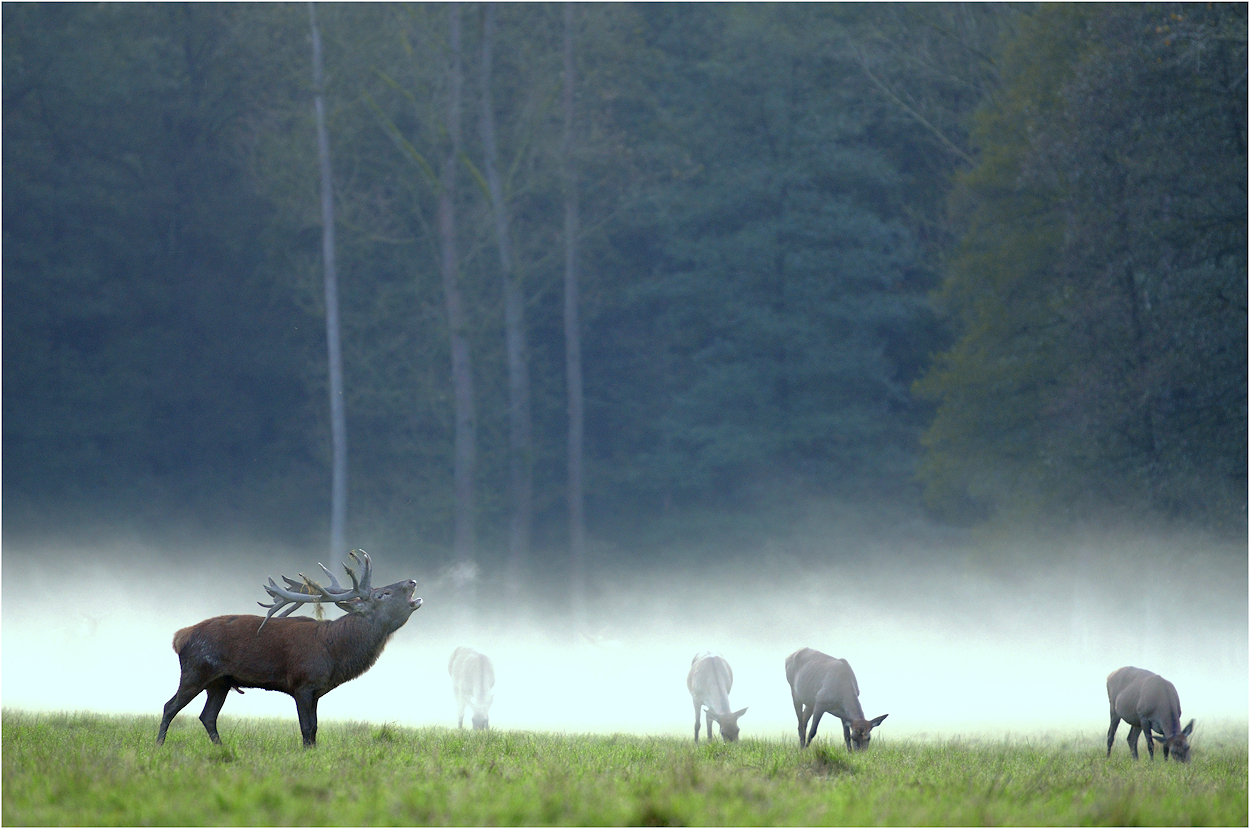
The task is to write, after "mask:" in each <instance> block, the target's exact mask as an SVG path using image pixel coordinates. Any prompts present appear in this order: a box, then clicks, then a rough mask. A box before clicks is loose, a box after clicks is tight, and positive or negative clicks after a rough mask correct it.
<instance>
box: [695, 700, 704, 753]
mask: <svg viewBox="0 0 1250 829" xmlns="http://www.w3.org/2000/svg"><path fill="white" fill-rule="evenodd" d="M702 712H703V706H702V705H700V704H699V701H698V700H695V701H694V741H695V742H696V743H697V742H699V715H700V714H701V713H702Z"/></svg>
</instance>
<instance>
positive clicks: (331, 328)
mask: <svg viewBox="0 0 1250 829" xmlns="http://www.w3.org/2000/svg"><path fill="white" fill-rule="evenodd" d="M308 20H309V24H310V25H311V27H312V50H313V105H314V108H315V109H316V113H317V156H318V158H319V160H320V162H321V256H322V260H323V262H324V265H325V291H326V344H327V346H328V349H329V362H330V438H331V445H332V447H333V461H332V465H331V490H330V555H331V556H332V557H333V556H339V555H342V554H343V552H344V551H345V549H346V546H347V543H346V525H347V414H346V411H345V407H344V402H343V350H342V345H341V342H340V333H339V286H338V271H337V268H336V266H335V263H334V178H333V176H332V175H331V170H330V138H329V135H328V134H327V132H326V113H325V87H324V78H323V76H322V71H321V32H320V30H319V29H318V28H317V10H316V4H315V3H309V4H308Z"/></svg>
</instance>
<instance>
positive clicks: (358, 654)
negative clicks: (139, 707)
mask: <svg viewBox="0 0 1250 829" xmlns="http://www.w3.org/2000/svg"><path fill="white" fill-rule="evenodd" d="M357 553H359V555H357ZM349 555H350V556H351V557H352V559H354V560H355V561H357V562H358V563H360V564H362V565H363V571H362V574H361V577H360V579H359V580H357V578H356V573H355V572H353V570H352V569H351V568H350V567H348V566H347V565H344V566H343V569H345V570H346V571H347V575H348V577H349V578H350V579H351V581H352V586H351V587H350V588H344V587H343V586H341V585H340V584H339V583H338V581H337V580H336V579H335V578H334V576H333V575H332V574H331V573H330V571H329V570H326V568H325V567H324V566H323V565H317V566H319V567H321V569H322V570H323V571H325V574H326V575H327V576H329V577H330V586H329V587H322V586H321V585H319V584H317V583H316V582H315V581H313V580H312V579H310V578H307V577H305V576H304V575H303V574H301V575H300V578H301V579H302V581H295V580H294V579H289V578H287V577H286V576H283V577H282V578H283V580H284V581H286V583H287V585H288V586H287V587H279V586H278V585H277V584H275V583H274V581H273V579H270V580H269V584H268V586H266V587H265V591H266V592H267V593H268V594H269V595H270V597H271V598H272V599H273V601H272V602H271V603H270V604H264V603H262V602H257V604H260V606H261V607H267V608H269V613H268V614H266V615H265V618H263V619H262V618H260V617H259V616H214V617H213V618H211V619H205V620H204V621H202V622H200V623H199V624H198V625H192V626H191V627H186V628H183V629H182V630H180V631H178V632H177V633H175V634H174V652H175V653H177V654H178V662H179V663H180V664H181V666H182V678H181V679H180V680H179V682H178V692H177V693H175V694H174V695H173V697H171V698H170V700H169V702H167V703H165V714H164V716H163V717H162V718H161V730H160V732H159V733H158V734H157V735H156V744H157V745H161V744H162V743H164V742H165V731H166V730H167V729H168V728H169V723H170V721H171V720H173V718H174V716H175V715H177V713H178V712H179V711H181V710H182V709H183V707H185V706H186V704H187V703H189V702H190V701H191V700H193V699H195V697H196V696H198V695H199V693H200V692H201V691H208V701H207V702H206V703H205V704H204V711H203V712H202V713H201V714H200V722H202V723H204V728H205V729H206V730H207V731H208V738H209V739H210V740H212V741H213V742H214V743H220V742H221V738H220V737H219V736H218V735H217V714H218V713H219V712H220V711H221V706H222V705H223V704H225V702H226V695H227V694H228V693H230V689H231V688H234V689H235V690H238V691H240V692H241V690H242V689H243V688H264V689H265V690H267V691H281V692H282V693H284V694H290V695H291V696H292V697H294V698H295V710H296V712H297V713H298V714H299V728H300V732H301V733H302V734H303V736H304V745H305V746H313V745H316V743H317V700H319V699H320V698H321V697H322V696H324V695H325V694H327V693H329V692H330V691H332V690H334V689H335V688H337V687H338V686H340V685H342V684H343V683H344V682H347V681H348V680H351V679H355V678H356V677H358V676H360V675H361V674H363V673H364V672H365V671H367V670H369V668H371V667H372V666H373V663H374V662H376V661H377V659H378V656H379V655H380V654H381V653H382V648H384V647H385V646H386V642H387V640H389V639H390V638H391V634H393V633H394V632H395V631H397V630H399V629H400V628H401V627H403V625H404V623H405V622H407V621H408V617H409V616H411V615H412V612H413V611H414V610H416V609H417V608H419V607H420V606H421V599H418V598H414V597H413V595H412V594H413V591H415V590H416V587H417V583H416V582H414V581H412V580H411V579H409V580H408V581H397V582H395V583H394V584H388V585H387V586H386V587H376V588H375V587H372V586H370V577H371V573H372V569H373V564H372V562H371V561H370V560H369V554H368V553H366V552H364V551H363V550H352V551H351V553H350V554H349ZM323 600H325V601H331V602H334V604H336V605H337V606H338V607H339V608H340V609H341V610H345V611H347V615H346V616H343V617H341V618H339V619H335V620H334V621H332V622H325V621H320V620H317V619H310V618H308V617H306V616H301V617H297V618H294V619H288V618H285V617H286V616H288V615H289V614H290V613H291V611H293V610H295V609H296V608H298V607H300V606H301V605H304V604H307V603H308V602H316V603H319V602H321V601H323ZM288 604H289V605H291V606H290V607H288V608H287V609H286V610H284V611H283V612H281V613H279V614H278V617H277V618H273V616H274V613H275V612H276V611H277V610H278V609H280V608H281V607H283V606H284V605H288ZM270 621H272V622H273V624H272V625H270V624H269V622H270Z"/></svg>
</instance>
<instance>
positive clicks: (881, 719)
mask: <svg viewBox="0 0 1250 829" xmlns="http://www.w3.org/2000/svg"><path fill="white" fill-rule="evenodd" d="M888 716H890V715H889V714H882V715H881V716H880V717H874V718H873V719H871V720H869V721H868V722H869V723H870V724H871V725H872V727H873V728H876V727H877V726H879V725H881V723H882V722H884V721H885V718H886V717H888Z"/></svg>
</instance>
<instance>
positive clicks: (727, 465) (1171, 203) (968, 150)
mask: <svg viewBox="0 0 1250 829" xmlns="http://www.w3.org/2000/svg"><path fill="white" fill-rule="evenodd" d="M575 12H576V13H575V14H574V15H573V21H574V26H575V29H574V30H573V31H572V34H573V38H572V40H571V43H572V44H573V47H574V48H573V52H572V53H571V56H572V61H573V64H572V71H568V69H567V67H566V65H565V28H564V27H565V19H564V10H563V9H562V8H561V7H560V6H548V5H528V4H527V5H512V4H504V5H500V6H499V7H497V8H494V9H488V8H487V7H485V6H478V5H471V4H466V5H464V6H463V7H462V8H461V9H460V13H459V20H460V23H459V25H460V29H461V31H460V39H459V61H460V65H461V69H460V71H459V72H456V71H454V67H455V65H456V55H455V53H454V51H453V47H452V43H453V39H452V37H451V31H450V26H451V20H452V15H451V13H450V10H449V8H448V7H446V6H422V5H415V6H392V5H373V4H360V5H342V6H340V5H333V4H327V5H319V6H318V7H317V22H318V26H319V28H320V30H321V35H322V41H323V43H322V45H323V50H324V56H323V59H324V67H325V84H324V85H325V90H324V92H325V102H326V121H327V129H328V133H329V143H330V145H331V147H332V148H333V157H334V198H335V211H336V225H337V228H336V230H337V264H338V280H339V301H340V303H341V308H340V315H341V317H340V321H341V328H342V335H343V343H342V348H343V355H342V358H343V379H344V388H343V400H344V404H345V410H346V421H347V431H348V434H349V439H348V445H349V446H350V455H349V459H348V463H349V469H350V472H349V476H348V481H349V496H348V501H349V506H348V517H347V521H348V538H350V539H354V541H353V543H354V544H357V545H364V546H367V545H368V544H369V539H371V538H372V539H378V540H379V543H383V544H385V545H387V546H390V545H398V546H402V547H403V548H404V549H414V550H416V549H420V550H422V551H425V552H423V553H422V554H423V555H425V556H427V557H428V556H430V555H434V556H440V555H441V556H442V557H443V558H444V559H445V560H447V561H450V560H451V558H452V553H451V551H452V546H453V537H454V535H455V533H454V527H455V523H456V522H455V515H456V510H457V503H459V504H460V509H461V510H465V509H466V504H468V507H467V509H468V513H467V517H465V516H464V515H463V514H462V528H463V529H464V530H465V531H466V532H471V533H472V534H473V536H475V538H471V539H470V541H468V542H465V543H467V544H469V545H470V546H471V547H472V548H473V555H474V556H475V557H476V558H477V560H479V561H481V562H483V563H485V564H487V565H489V566H490V567H492V568H494V567H499V566H502V565H503V564H504V562H505V561H506V560H507V559H508V557H509V555H511V557H512V558H513V560H514V561H515V562H517V563H516V564H515V565H514V567H516V568H523V567H524V566H525V565H523V564H522V563H521V562H523V560H524V559H525V553H524V546H527V545H528V544H530V543H532V545H533V547H534V549H535V550H539V551H542V553H541V555H538V554H535V555H534V558H536V559H541V558H545V559H546V560H547V561H549V562H551V561H554V562H559V563H560V564H561V565H563V564H564V563H565V562H567V561H568V558H567V556H566V554H565V553H563V552H558V553H553V552H550V551H552V550H557V551H558V550H565V549H567V545H568V543H569V536H568V529H567V528H568V515H569V512H568V496H569V491H568V480H569V469H570V464H569V461H570V454H569V449H568V447H569V446H570V442H569V426H570V409H569V405H568V404H569V400H570V397H569V384H568V373H567V367H568V365H569V354H568V352H567V350H566V346H567V343H568V338H567V334H568V330H567V324H566V323H567V316H566V308H565V298H566V295H567V291H566V267H567V265H568V261H567V256H568V253H569V251H570V249H571V248H572V249H575V250H576V266H577V274H578V281H577V285H578V298H577V299H578V301H577V304H576V311H577V318H576V319H577V326H576V329H577V332H578V333H579V334H580V343H579V346H580V347H579V351H578V356H579V359H580V364H581V368H582V391H581V394H582V396H583V410H584V437H583V446H584V452H585V456H584V461H583V465H582V474H583V476H584V480H585V521H586V532H587V533H588V535H589V537H590V538H592V539H601V540H606V541H613V542H617V543H618V544H625V545H626V546H628V545H629V544H632V543H633V542H635V541H636V540H637V539H638V531H639V528H640V527H643V526H674V525H677V524H680V522H681V521H682V519H683V516H687V515H691V514H694V513H699V512H709V511H710V512H720V513H735V512H752V511H756V512H761V513H764V514H767V513H768V512H769V511H770V510H778V509H782V510H784V509H786V508H787V505H789V504H792V503H794V502H796V501H798V500H800V499H806V498H866V497H872V498H887V499H891V500H894V501H898V502H903V503H919V502H920V501H921V499H922V497H923V500H924V502H925V503H926V504H927V505H928V507H929V508H930V509H931V510H932V511H934V513H935V514H937V515H940V516H942V517H945V518H948V519H951V520H982V519H985V518H989V517H992V516H995V515H998V516H1023V515H1028V516H1033V517H1037V516H1046V517H1047V518H1048V519H1051V520H1053V519H1061V520H1070V519H1076V518H1080V517H1083V516H1086V515H1088V514H1094V513H1096V512H1097V511H1098V509H1100V508H1104V507H1105V508H1114V509H1118V510H1120V509H1125V508H1127V507H1132V508H1133V509H1134V510H1139V511H1140V512H1142V513H1159V514H1165V515H1171V516H1181V517H1186V518H1197V519H1198V520H1200V521H1202V522H1203V523H1204V524H1206V525H1207V526H1211V527H1217V528H1219V527H1223V528H1227V529H1232V530H1234V531H1244V505H1245V457H1246V432H1245V405H1246V353H1245V342H1246V262H1245V253H1246V239H1245V229H1246V215H1245V213H1246V193H1245V186H1246V160H1245V159H1246V156H1245V136H1246V116H1245V98H1246V90H1245V73H1244V65H1245V29H1246V25H1245V22H1246V21H1245V7H1244V6H1235V5H1219V4H1217V5H1213V6H1210V7H1207V6H1202V7H1198V6H1189V5H1185V6H1172V5H1155V4H1147V5H1142V4H1133V5H1121V6H1079V7H1075V6H1057V7H1051V6H1027V7H1010V6H1007V7H1005V6H997V5H946V4H921V5H918V6H911V5H893V4H891V5H883V6H875V5H814V4H796V5H788V4H777V5H772V4H770V5H738V4H729V5H710V4H692V5H669V4H643V5H639V6H632V5H618V4H591V5H586V6H578V7H577V8H576V9H575ZM3 15H4V20H3V23H4V39H5V40H4V51H3V61H4V65H3V71H4V78H3V81H4V85H3V86H4V102H3V104H4V112H3V118H4V125H3V131H4V132H3V139H4V148H3V152H4V158H3V162H4V190H3V198H4V204H3V210H4V215H3V233H4V237H3V242H4V248H3V257H4V258H3V267H4V270H3V279H4V294H3V300H4V305H3V314H4V318H3V324H4V343H3V345H4V372H3V375H4V379H3V383H4V386H3V389H4V412H3V414H4V432H3V441H4V446H3V449H4V492H3V496H4V502H5V507H6V509H5V529H6V531H16V530H28V529H39V528H41V527H44V528H46V527H47V526H49V525H50V524H52V523H54V522H59V521H63V520H66V519H67V518H86V517H94V518H107V519H110V520H112V521H115V522H118V523H121V524H122V525H126V524H127V523H132V524H133V525H134V526H136V527H142V526H148V525H153V524H156V523H158V522H161V521H167V520H169V519H170V518H175V517H176V518H178V519H179V520H187V521H195V522H199V523H200V524H202V525H203V526H204V527H206V528H209V529H226V528H231V529H238V530H246V531H251V532H269V533H273V534H275V535H277V536H279V537H282V538H286V539H297V540H300V541H313V542H314V543H318V544H320V543H322V542H321V541H320V540H321V539H323V538H324V537H325V528H326V526H327V524H326V521H327V513H328V505H329V500H330V475H329V462H330V456H331V444H330V429H329V421H330V413H329V409H328V406H327V400H328V389H327V385H326V384H327V370H326V348H325V339H324V338H325V322H324V319H325V317H324V315H325V308H324V290H323V283H322V257H321V249H320V242H321V230H322V220H321V212H320V205H319V201H318V163H317V149H316V140H315V136H316V128H315V124H314V121H313V109H312V101H313V95H312V93H313V90H312V87H311V82H312V71H311V65H310V60H311V49H310V46H309V42H308V32H309V29H308V10H307V8H306V7H304V6H298V5H296V6H288V5H214V4H196V5H107V4H106V5H78V4H74V5H58V4H50V5H33V4H32V5H27V4H6V5H5V6H4V8H3ZM487 46H489V47H490V48H489V50H486V49H485V48H484V47H487ZM1238 67H1240V69H1239V68H1238ZM569 75H571V76H572V77H573V78H574V79H575V81H574V84H573V86H572V87H571V88H570V91H571V94H572V98H571V99H569V100H567V101H566V99H565V97H564V95H565V91H566V86H565V78H566V76H569ZM457 78H459V81H457V80H456V79H457ZM457 111H458V112H459V114H460V115H459V120H460V125H459V129H456V124H455V121H456V115H455V113H456V112H457ZM567 113H571V114H572V119H573V120H572V121H571V122H569V123H568V124H567V125H566V114H567ZM457 134H458V137H457ZM568 135H572V136H573V140H572V141H571V142H570V141H569V139H568V137H567V136H568ZM570 170H573V171H575V175H570ZM570 182H574V183H575V187H574V188H573V189H572V190H570V187H569V183H570ZM453 185H454V186H453ZM570 198H575V200H576V202H575V203H576V214H575V215H576V221H572V222H570V221H568V219H567V217H568V216H569V212H568V211H569V205H570ZM451 216H454V219H455V220H454V222H451V223H448V222H447V221H446V220H447V218H449V217H451ZM449 252H450V253H454V256H453V258H452V260H451V261H449V260H448V259H447V258H445V257H446V255H447V254H448V253H449ZM934 291H936V293H934ZM449 292H450V293H449ZM453 295H454V296H455V297H457V300H458V303H459V304H458V305H455V307H453V305H454V303H452V302H450V301H449V298H451V297H452V296H453ZM935 299H936V301H934V300H935ZM456 308H458V309H459V312H458V313H459V316H457V312H456ZM454 354H460V356H459V357H456V358H455V360H453V355H454ZM453 365H455V366H457V369H456V372H457V374H456V375H453ZM522 373H523V374H524V376H525V379H526V382H524V383H523V384H522V385H524V386H525V387H526V389H527V392H528V393H527V395H526V396H527V400H526V402H525V404H524V409H526V410H527V413H528V424H526V423H525V418H524V417H523V416H522V415H523V412H519V411H518V408H517V406H518V398H517V387H518V383H520V382H521V381H520V380H519V379H518V378H519V377H521V376H522ZM454 376H455V377H458V378H459V380H454V379H453V377H454ZM457 395H460V397H461V407H460V409H459V410H460V412H461V415H460V417H459V418H458V416H457V414H456V412H457V405H456V396H457ZM465 406H471V414H470V415H469V416H470V417H471V422H466V421H464V420H463V419H462V418H463V417H464V416H465V412H466V409H465V408H464V407H465ZM458 420H459V422H458ZM470 426H471V427H472V428H471V429H470V428H469V427H470ZM526 426H528V430H529V431H528V436H526V437H524V438H520V437H518V435H525V428H526ZM518 429H519V430H520V431H518ZM458 433H459V434H460V435H461V438H460V441H459V444H458V441H457V434H458ZM466 441H469V443H467V444H466ZM457 445H459V446H460V450H459V451H460V452H467V451H472V452H473V453H474V459H475V463H474V468H473V474H472V476H471V479H469V480H468V481H467V483H466V482H465V481H462V482H461V484H462V487H463V486H468V487H470V490H469V494H468V495H467V496H466V495H465V494H464V493H463V492H461V495H460V496H459V497H457V495H456V493H457V487H456V486H454V485H453V479H454V478H455V469H456V468H457V463H456V455H457V451H458V450H457ZM527 484H528V501H529V503H530V504H531V505H532V507H531V508H532V530H526V529H524V527H525V524H524V518H525V516H521V517H518V515H517V512H516V505H517V504H518V503H519V502H520V501H519V500H518V499H522V500H524V499H525V497H526V496H525V491H526V486H527ZM466 497H467V498H470V499H471V500H470V501H466V500H465V498H466ZM523 511H524V512H528V510H523ZM518 521H520V522H521V523H520V524H519V525H518ZM465 522H467V523H465ZM518 526H520V527H521V529H518ZM509 527H512V530H509ZM1237 528H1240V530H1238V529H1237ZM518 532H520V533H521V534H522V536H523V537H525V538H530V539H532V540H531V541H529V542H518V541H517V538H518V536H517V533H518ZM510 536H511V537H512V539H513V540H512V542H511V544H512V545H513V546H512V552H511V553H509V552H508V550H509V544H510V542H509V537H510ZM518 543H520V544H522V547H521V548H520V549H518V548H517V546H516V545H517V544H518ZM431 550H433V551H435V552H430V551H431ZM438 551H443V552H438ZM539 564H541V561H534V560H532V561H530V564H529V566H536V565H539Z"/></svg>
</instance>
